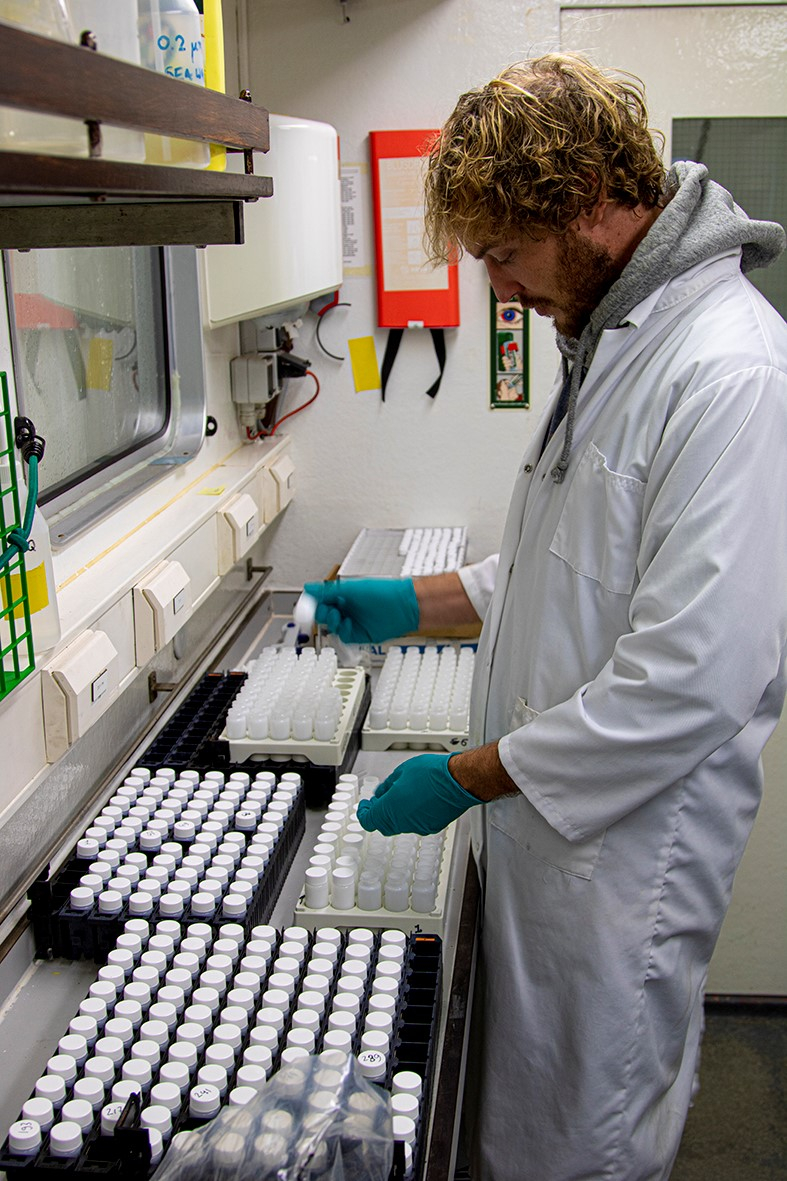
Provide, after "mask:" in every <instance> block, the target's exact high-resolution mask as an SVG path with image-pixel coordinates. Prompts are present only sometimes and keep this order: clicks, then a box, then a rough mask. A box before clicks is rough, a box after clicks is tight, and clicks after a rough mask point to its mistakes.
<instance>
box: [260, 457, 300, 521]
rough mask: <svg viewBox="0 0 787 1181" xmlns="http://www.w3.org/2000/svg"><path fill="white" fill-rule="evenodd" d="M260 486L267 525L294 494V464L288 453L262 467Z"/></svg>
mask: <svg viewBox="0 0 787 1181" xmlns="http://www.w3.org/2000/svg"><path fill="white" fill-rule="evenodd" d="M262 488H263V497H264V513H265V523H266V525H267V524H268V523H269V522H270V521H272V520H273V518H274V517H275V516H277V515H278V514H279V513H280V512H281V510H282V509H283V508H284V507H285V506H286V505H288V504H289V503H290V501H291V500H292V498H293V496H294V495H295V464H294V463H293V461H292V459H291V458H290V456H289V455H287V454H285V455H280V456H278V457H277V458H276V459H274V460H272V461H271V462H270V463H269V464H268V465H267V466H266V467H264V468H263V469H262Z"/></svg>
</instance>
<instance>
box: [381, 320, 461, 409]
mask: <svg viewBox="0 0 787 1181" xmlns="http://www.w3.org/2000/svg"><path fill="white" fill-rule="evenodd" d="M429 331H430V332H431V334H432V342H433V344H434V351H435V356H436V357H437V364H438V365H439V366H440V372H439V374H438V376H437V380H436V381H433V382H432V384H431V385H430V386H429V389H428V390H427V391H426V393H427V396H428V397H430V398H434V397H435V396H436V394H437V391H438V390H439V389H440V382H441V381H442V380H443V372H444V371H445V356H446V353H445V330H444V329H443V328H430V329H429ZM403 333H404V328H392V329H391V330H390V332H389V333H388V340H387V341H386V344H385V354H384V356H383V365H382V370H381V372H380V385H381V390H382V399H383V401H385V389H386V386H387V385H388V378H389V377H390V376H391V370H392V369H393V364H394V361H395V360H396V356H397V353H398V352H399V345H400V344H401V343H402V335H403Z"/></svg>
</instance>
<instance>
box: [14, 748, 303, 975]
mask: <svg viewBox="0 0 787 1181" xmlns="http://www.w3.org/2000/svg"><path fill="white" fill-rule="evenodd" d="M133 772H134V773H132V774H130V775H129V776H127V777H126V780H125V782H124V783H123V784H122V785H120V786H119V787H118V789H117V791H116V793H115V795H114V796H112V797H111V798H110V801H109V803H108V804H107V805H106V806H105V807H104V809H103V810H102V811H101V812H100V813H99V814H98V815H97V816H96V817H95V819H94V822H93V824H92V825H90V827H89V828H88V829H87V830H86V831H85V833H84V835H83V836H82V838H81V839H80V840H79V841H78V842H77V845H76V848H75V850H74V853H73V854H72V856H71V858H70V859H69V861H68V862H67V863H66V865H65V866H64V867H63V869H62V870H61V871H60V873H59V874H58V875H56V877H55V878H54V879H53V881H51V882H46V883H38V887H39V888H38V889H37V890H36V891H34V892H33V894H32V896H31V897H32V901H33V912H34V913H33V921H34V927H35V930H36V939H37V943H38V942H39V941H44V942H47V941H48V947H47V948H46V950H47V951H50V949H51V953H53V954H57V955H62V956H64V957H65V958H68V959H85V958H87V959H90V958H92V959H95V960H96V961H99V962H103V961H104V960H105V959H106V957H107V955H108V953H109V951H110V950H111V948H112V946H113V945H114V941H115V939H116V938H117V936H118V933H119V932H120V930H122V927H123V923H124V922H125V921H126V920H127V919H128V918H133V917H140V918H145V919H148V920H149V921H152V922H156V921H158V920H159V919H166V918H171V919H178V920H179V921H183V922H184V923H185V924H190V923H195V922H199V923H208V924H210V925H211V926H212V927H214V928H221V926H222V925H223V924H224V923H227V922H233V923H239V924H241V926H242V927H243V928H244V929H246V930H249V929H250V928H251V927H253V926H255V925H256V924H258V923H260V922H265V921H266V920H267V919H268V918H269V917H270V914H271V912H272V910H273V907H274V905H275V902H276V899H277V898H278V896H279V893H280V891H281V886H282V883H283V881H284V878H285V877H286V874H287V871H288V869H289V866H290V864H291V863H292V859H293V857H294V855H295V852H296V850H297V848H298V845H299V844H300V841H301V838H302V836H303V833H304V830H305V802H304V792H303V789H302V784H301V780H300V776H298V775H297V774H294V773H285V774H284V775H282V776H281V777H280V779H279V780H278V782H277V780H276V777H275V776H274V775H273V774H272V773H271V772H269V771H262V772H259V773H258V775H257V777H256V778H255V779H254V780H252V778H251V775H250V774H249V773H248V772H241V771H237V772H232V773H231V774H230V775H229V777H227V778H225V775H224V773H223V772H221V771H209V772H207V773H206V774H205V775H204V776H202V777H201V776H200V775H199V773H198V772H196V771H184V772H182V774H181V775H179V776H178V775H177V774H176V772H175V771H174V770H173V769H171V768H159V770H158V771H157V772H156V773H155V774H153V775H151V772H150V771H149V770H148V769H147V768H145V767H135V768H134V769H133Z"/></svg>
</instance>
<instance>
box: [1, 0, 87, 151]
mask: <svg viewBox="0 0 787 1181" xmlns="http://www.w3.org/2000/svg"><path fill="white" fill-rule="evenodd" d="M0 21H3V22H4V23H6V24H10V25H21V27H22V28H24V29H27V30H28V31H29V32H31V33H38V34H40V35H42V36H44V37H52V38H53V39H54V40H56V41H69V42H72V43H73V42H75V41H76V40H77V37H76V34H75V30H74V25H73V22H72V19H71V13H70V9H69V6H68V4H67V3H66V0H0ZM0 146H2V147H3V148H4V149H5V150H6V151H9V152H43V153H47V154H49V153H51V154H52V155H55V156H87V152H88V140H87V131H86V128H85V126H84V124H83V123H80V122H79V120H77V119H63V118H61V117H60V116H57V115H41V114H39V113H38V112H36V111H23V110H13V109H11V108H2V109H0Z"/></svg>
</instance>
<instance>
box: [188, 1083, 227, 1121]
mask: <svg viewBox="0 0 787 1181" xmlns="http://www.w3.org/2000/svg"><path fill="white" fill-rule="evenodd" d="M220 1107H221V1095H220V1094H219V1091H218V1088H217V1087H214V1086H212V1085H211V1084H210V1083H200V1084H199V1086H197V1087H193V1088H192V1089H191V1091H190V1092H189V1114H190V1115H192V1116H194V1117H195V1118H196V1119H211V1118H212V1117H213V1116H214V1115H218V1112H219V1108H220Z"/></svg>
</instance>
